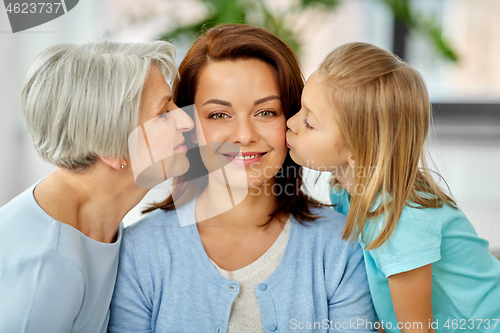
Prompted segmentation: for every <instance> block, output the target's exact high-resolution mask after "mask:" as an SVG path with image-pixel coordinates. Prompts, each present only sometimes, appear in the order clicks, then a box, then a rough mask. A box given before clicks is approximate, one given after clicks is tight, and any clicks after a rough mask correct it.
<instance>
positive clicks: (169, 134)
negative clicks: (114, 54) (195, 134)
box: [129, 65, 194, 188]
mask: <svg viewBox="0 0 500 333" xmlns="http://www.w3.org/2000/svg"><path fill="white" fill-rule="evenodd" d="M193 126H194V123H193V120H192V119H191V118H190V117H189V116H188V115H187V114H186V113H185V112H184V111H183V110H182V109H179V108H178V107H177V105H175V104H174V102H173V101H172V92H171V90H170V87H169V85H168V84H167V82H166V81H165V78H164V77H163V74H162V73H161V71H160V69H159V68H158V67H157V66H155V65H153V66H151V70H150V72H149V75H148V78H147V79H146V82H145V84H144V88H143V92H142V96H141V110H140V115H139V127H137V128H136V129H135V130H134V131H133V132H132V133H131V134H130V136H129V151H130V157H131V163H132V169H133V172H134V176H135V178H136V182H137V185H139V186H141V187H144V188H152V187H154V186H155V185H157V184H159V183H160V182H162V181H164V180H166V179H167V178H172V177H174V176H178V175H181V174H183V173H185V172H186V171H187V170H188V168H189V161H188V159H187V157H186V151H187V147H186V146H185V145H184V144H183V143H184V136H183V135H182V133H183V132H185V131H188V130H190V129H192V128H193Z"/></svg>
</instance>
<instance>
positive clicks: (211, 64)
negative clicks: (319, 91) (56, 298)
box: [109, 25, 376, 332]
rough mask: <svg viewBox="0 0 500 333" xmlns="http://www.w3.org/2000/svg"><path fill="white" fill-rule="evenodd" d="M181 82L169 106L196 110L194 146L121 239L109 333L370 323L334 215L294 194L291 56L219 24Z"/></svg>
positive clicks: (297, 181) (353, 247)
mask: <svg viewBox="0 0 500 333" xmlns="http://www.w3.org/2000/svg"><path fill="white" fill-rule="evenodd" d="M179 74H180V76H179V81H178V82H177V84H176V85H175V91H174V100H175V102H176V103H178V104H179V105H180V106H188V105H191V104H194V106H195V107H194V110H195V112H193V113H192V117H193V119H194V120H195V126H196V131H195V132H194V133H192V135H191V138H192V140H193V141H195V142H197V143H198V144H199V145H200V149H199V150H198V149H193V150H192V151H190V152H189V153H188V156H189V157H190V170H189V171H188V172H187V173H186V174H184V175H182V176H180V177H177V178H176V179H175V180H174V184H175V187H174V190H173V193H172V196H171V197H169V198H167V199H166V200H165V201H164V202H162V203H160V204H157V205H155V206H153V207H152V208H151V209H150V211H153V212H152V213H151V214H149V215H148V216H146V217H145V218H144V219H143V220H141V221H139V222H138V223H137V224H135V225H132V226H131V227H129V228H127V229H126V231H125V232H124V240H123V247H122V251H121V254H120V264H119V273H118V277H117V284H116V288H115V293H114V296H113V301H112V306H111V319H110V326H109V331H110V332H151V331H153V332H154V331H172V330H175V331H182V332H200V331H202V332H270V331H281V332H286V331H289V330H290V329H291V328H292V324H291V323H292V322H293V320H295V321H297V322H304V323H305V322H310V323H313V322H317V321H323V323H325V322H326V323H327V325H326V327H325V324H323V325H322V326H321V328H322V329H320V330H317V331H322V330H323V331H327V330H328V329H333V328H334V326H333V325H334V321H333V319H334V318H335V320H336V321H337V322H338V323H340V324H341V325H342V326H345V325H346V324H348V323H349V322H356V321H357V320H358V319H359V320H362V321H363V322H364V323H366V322H367V321H369V322H373V321H376V319H375V315H374V311H373V307H372V303H371V298H370V294H369V291H368V284H367V280H366V273H365V270H364V265H363V257H362V252H361V249H360V247H359V246H358V245H357V244H355V243H349V242H346V241H342V240H341V239H340V236H341V231H342V228H343V225H344V222H345V217H344V216H342V215H340V214H337V213H335V212H333V210H331V209H328V208H324V207H321V205H320V204H319V203H318V202H316V201H314V200H312V199H310V198H308V197H307V196H306V195H305V194H304V193H303V192H302V191H301V185H302V178H301V176H300V173H299V172H297V170H298V165H297V164H295V163H294V162H293V161H292V160H291V159H290V157H289V155H288V152H287V148H286V142H285V133H286V120H287V119H288V118H290V117H291V116H293V115H294V114H295V113H296V112H297V111H298V110H299V108H300V94H301V91H302V87H303V79H302V76H301V73H300V69H299V65H298V62H297V60H296V58H295V55H294V54H293V52H292V51H291V50H290V48H289V47H288V46H286V44H284V43H283V42H282V41H281V40H280V39H278V38H277V37H276V36H275V35H273V34H271V33H269V32H267V31H265V30H263V29H259V28H255V27H251V26H246V25H222V26H217V27H215V28H213V29H210V30H208V31H207V32H206V33H205V35H203V36H201V37H200V38H198V40H197V41H196V42H195V43H194V45H193V46H192V47H191V49H190V50H189V52H188V53H187V55H186V58H185V59H184V60H183V62H182V63H181V65H180V67H179ZM330 320H331V322H330ZM330 323H331V325H332V326H331V327H330ZM315 327H316V324H315ZM357 331H361V332H367V331H370V330H369V329H366V328H365V327H364V326H363V327H358V329H357Z"/></svg>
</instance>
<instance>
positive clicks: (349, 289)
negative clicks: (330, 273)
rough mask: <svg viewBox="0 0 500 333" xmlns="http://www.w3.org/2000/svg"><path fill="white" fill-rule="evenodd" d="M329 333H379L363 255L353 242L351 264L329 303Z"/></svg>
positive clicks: (348, 261)
mask: <svg viewBox="0 0 500 333" xmlns="http://www.w3.org/2000/svg"><path fill="white" fill-rule="evenodd" d="M328 316H329V319H330V326H329V332H337V333H338V332H376V331H377V330H375V329H373V325H374V323H375V322H376V321H377V316H376V315H375V309H374V308H373V304H372V298H371V295H370V288H369V286H368V279H367V277H366V270H365V262H364V259H363V251H362V250H361V247H360V246H359V244H358V243H357V242H356V243H355V242H349V245H348V252H347V262H346V265H345V270H344V273H343V275H342V279H341V280H340V283H339V284H338V286H337V289H336V290H335V293H334V294H333V297H331V299H330V300H329V301H328Z"/></svg>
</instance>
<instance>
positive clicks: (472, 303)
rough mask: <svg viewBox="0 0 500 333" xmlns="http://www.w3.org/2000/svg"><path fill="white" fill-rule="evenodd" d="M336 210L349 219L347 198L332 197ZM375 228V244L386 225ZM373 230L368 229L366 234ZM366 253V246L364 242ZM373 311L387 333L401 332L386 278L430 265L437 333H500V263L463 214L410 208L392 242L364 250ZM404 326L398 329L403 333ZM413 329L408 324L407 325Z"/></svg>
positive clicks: (343, 194)
mask: <svg viewBox="0 0 500 333" xmlns="http://www.w3.org/2000/svg"><path fill="white" fill-rule="evenodd" d="M330 198H331V200H332V204H334V205H336V206H335V207H334V209H335V210H337V211H339V212H341V213H343V214H347V212H348V210H349V200H350V197H349V194H348V193H347V191H345V190H343V189H342V190H333V191H332V192H331V193H330ZM381 222H383V221H382V219H381V220H380V221H379V223H378V224H377V226H376V227H375V232H374V234H373V235H374V237H373V239H375V238H376V237H377V236H378V234H379V232H380V230H381V228H382V225H383V223H381ZM372 229H374V227H373V224H372V225H371V226H370V227H368V226H367V228H366V229H365V231H367V233H368V234H370V231H371V230H372ZM359 243H360V244H361V246H362V247H365V246H366V243H365V242H363V241H362V240H361V239H360V240H359ZM364 257H365V264H366V273H367V275H368V282H369V285H370V292H371V295H372V299H373V304H374V306H375V310H376V312H377V315H378V317H379V321H380V322H382V321H383V322H384V327H383V328H384V329H385V331H386V332H388V333H389V332H400V330H399V329H398V328H397V327H398V322H397V320H396V315H395V314H394V308H393V306H392V299H391V294H390V290H389V283H388V280H387V277H389V276H391V275H394V274H398V273H402V272H406V271H410V270H413V269H416V268H418V267H422V266H425V265H428V264H431V263H432V310H433V314H434V323H433V324H432V328H434V329H435V331H436V332H454V331H463V332H500V322H499V321H500V261H498V260H497V259H496V258H495V257H494V256H492V255H491V254H489V253H488V242H487V241H486V240H484V239H482V238H480V237H479V236H478V235H477V233H476V231H475V230H474V227H473V226H472V224H471V223H470V221H469V220H468V219H467V217H466V216H465V215H464V213H463V212H462V211H460V210H456V209H453V208H451V207H450V206H448V205H444V206H443V207H442V208H426V209H416V208H412V207H409V206H406V207H405V208H404V209H403V212H402V214H401V217H400V219H399V221H398V225H397V227H396V229H395V231H394V233H393V234H392V235H391V236H390V238H389V239H388V240H387V241H386V242H385V243H384V244H382V245H381V246H379V247H377V248H375V249H373V250H370V251H366V250H364ZM402 324H406V323H400V324H399V327H401V325H402ZM406 325H410V324H406Z"/></svg>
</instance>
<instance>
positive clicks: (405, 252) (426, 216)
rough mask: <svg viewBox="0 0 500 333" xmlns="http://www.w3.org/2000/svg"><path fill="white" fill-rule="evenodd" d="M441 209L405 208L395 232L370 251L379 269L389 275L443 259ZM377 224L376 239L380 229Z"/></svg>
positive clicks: (379, 224)
mask: <svg viewBox="0 0 500 333" xmlns="http://www.w3.org/2000/svg"><path fill="white" fill-rule="evenodd" d="M437 211H438V209H416V208H411V207H408V206H407V207H405V208H404V209H403V212H402V214H401V217H400V218H399V221H398V224H397V226H396V229H395V230H394V232H393V234H392V235H391V236H390V237H389V239H388V240H387V241H385V242H384V243H383V244H382V245H381V246H379V247H377V248H375V249H373V250H370V251H369V253H370V255H371V256H372V257H373V260H374V261H375V264H376V265H377V268H378V269H379V270H381V271H382V273H384V275H385V276H386V277H389V276H391V275H394V274H398V273H402V272H407V271H411V270H413V269H416V268H419V267H422V266H425V265H428V264H430V263H433V262H436V261H438V260H440V259H441V239H442V221H440V219H439V218H437V214H438V212H437ZM381 225H382V224H381V223H378V225H376V227H375V228H376V229H375V230H376V231H375V233H374V237H373V239H375V237H376V236H377V235H378V233H379V232H380V230H381Z"/></svg>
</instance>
